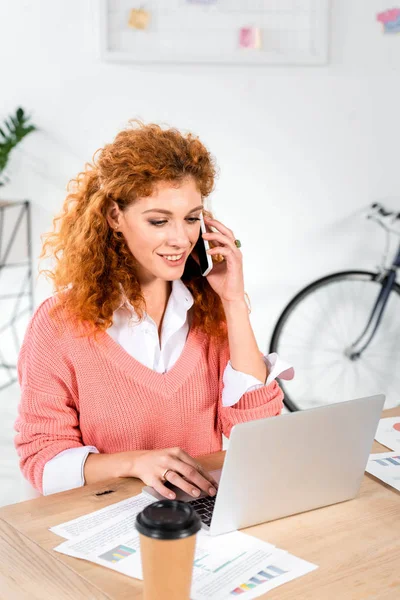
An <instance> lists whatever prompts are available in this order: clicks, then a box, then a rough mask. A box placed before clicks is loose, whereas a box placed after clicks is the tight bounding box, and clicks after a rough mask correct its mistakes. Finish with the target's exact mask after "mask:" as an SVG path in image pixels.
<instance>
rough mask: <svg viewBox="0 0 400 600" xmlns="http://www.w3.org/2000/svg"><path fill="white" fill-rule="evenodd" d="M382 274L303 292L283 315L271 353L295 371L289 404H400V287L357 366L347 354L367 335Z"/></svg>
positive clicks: (342, 276)
mask: <svg viewBox="0 0 400 600" xmlns="http://www.w3.org/2000/svg"><path fill="white" fill-rule="evenodd" d="M379 278H380V275H379V274H378V273H370V272H369V271H344V272H341V273H334V274H332V275H327V276H326V277H322V278H321V279H318V280H317V281H315V282H313V283H311V284H310V285H308V286H307V287H305V288H304V289H303V290H301V291H300V292H299V293H298V294H297V295H296V296H295V297H294V298H293V300H291V302H290V303H289V304H288V305H287V307H286V308H285V309H284V311H283V313H282V314H281V316H280V318H279V320H278V322H277V324H276V327H275V330H274V332H273V334H272V338H271V344H270V352H278V353H279V354H280V355H281V356H282V358H284V359H285V360H287V361H289V362H290V363H291V364H292V365H293V367H294V369H295V372H296V374H295V378H294V379H293V380H292V381H285V382H281V387H282V389H283V392H284V394H285V400H284V403H285V405H286V407H287V408H288V409H289V410H291V411H294V410H302V409H307V408H312V407H315V406H321V405H324V404H329V403H332V402H341V401H345V400H350V399H352V398H357V397H361V396H368V395H372V394H376V393H380V392H383V393H384V394H386V402H385V408H391V407H393V406H397V405H399V403H400V286H399V285H398V284H395V287H394V289H393V290H392V292H391V294H390V296H389V299H388V302H387V305H386V308H385V312H384V315H383V318H382V321H381V323H380V326H379V328H378V330H377V332H376V334H375V337H374V338H373V340H372V341H371V343H370V345H369V346H368V347H367V348H366V350H365V351H364V352H363V353H362V355H361V357H360V358H359V359H358V360H351V359H350V358H348V357H347V356H346V354H345V350H346V348H348V347H349V346H351V344H352V343H353V342H355V340H356V339H357V337H358V336H359V335H360V334H361V333H362V331H363V329H364V327H365V326H366V324H367V321H368V318H369V315H370V314H371V311H372V308H373V306H374V303H375V301H376V299H377V297H378V294H379V291H380V287H381V283H380V282H379Z"/></svg>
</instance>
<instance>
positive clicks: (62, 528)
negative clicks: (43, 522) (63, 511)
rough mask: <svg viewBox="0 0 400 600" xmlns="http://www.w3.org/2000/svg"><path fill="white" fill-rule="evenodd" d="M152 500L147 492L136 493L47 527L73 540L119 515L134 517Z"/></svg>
mask: <svg viewBox="0 0 400 600" xmlns="http://www.w3.org/2000/svg"><path fill="white" fill-rule="evenodd" d="M153 502H154V498H150V496H148V495H147V494H138V495H137V496H132V497H131V498H127V499H126V500H121V501H120V502H115V503H114V504H110V505H109V506H106V507H104V508H100V509H99V510H96V511H94V512H91V513H89V514H88V515H84V516H83V517H78V518H77V519H72V520H71V521H66V522H65V523H61V525H56V526H55V527H49V531H52V532H53V533H55V534H56V535H59V536H60V537H63V538H65V539H66V540H73V539H75V538H78V537H80V536H82V535H83V536H85V534H89V533H91V532H92V531H98V530H99V529H102V527H104V526H105V525H106V524H107V525H111V526H112V525H113V523H114V522H116V521H120V519H121V516H125V517H130V516H131V515H135V517H136V515H138V514H139V513H140V512H141V511H142V510H143V509H144V508H145V507H146V506H148V505H149V504H152V503H153Z"/></svg>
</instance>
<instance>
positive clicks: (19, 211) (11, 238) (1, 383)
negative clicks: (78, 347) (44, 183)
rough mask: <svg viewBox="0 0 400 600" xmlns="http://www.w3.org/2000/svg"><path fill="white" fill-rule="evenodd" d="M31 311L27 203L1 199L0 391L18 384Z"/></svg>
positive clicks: (29, 231)
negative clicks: (21, 355) (17, 366)
mask: <svg viewBox="0 0 400 600" xmlns="http://www.w3.org/2000/svg"><path fill="white" fill-rule="evenodd" d="M24 229H25V231H24ZM21 236H23V237H24V239H25V243H24V242H23V240H22V238H21ZM32 311H33V281H32V254H31V219H30V203H29V201H28V200H24V201H21V202H11V201H4V200H0V391H1V390H3V389H4V388H6V387H8V386H9V385H11V384H12V383H14V382H15V381H17V368H16V363H17V357H18V352H19V349H20V346H21V342H22V338H23V335H24V333H25V329H26V326H27V324H28V321H29V319H30V316H31V314H32Z"/></svg>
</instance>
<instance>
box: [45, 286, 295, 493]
mask: <svg viewBox="0 0 400 600" xmlns="http://www.w3.org/2000/svg"><path fill="white" fill-rule="evenodd" d="M192 306H193V296H192V294H191V293H190V291H189V289H188V288H187V287H186V286H185V284H184V283H183V282H182V281H181V280H180V279H178V280H175V281H173V282H172V290H171V294H170V296H169V299H168V303H167V308H166V310H165V314H164V318H163V322H162V327H161V339H159V335H158V329H157V325H156V323H155V322H154V321H153V319H152V318H151V317H150V316H149V315H147V314H146V313H145V315H144V318H143V320H142V321H140V322H139V321H138V318H137V316H136V313H135V311H134V309H133V307H132V306H131V305H130V304H129V303H124V304H123V305H121V306H120V308H118V309H117V310H116V311H115V312H114V314H113V325H112V326H111V327H110V328H109V329H107V333H108V334H109V335H110V336H111V337H112V338H113V340H114V341H115V342H117V343H118V344H119V345H120V346H122V348H123V349H124V350H125V351H126V352H128V354H130V355H131V356H133V358H135V359H136V360H137V361H139V362H140V363H142V364H143V365H145V366H146V367H148V368H149V369H152V370H154V371H156V372H157V373H165V372H166V371H169V370H170V369H171V368H172V367H173V366H174V364H175V362H176V361H177V360H178V358H179V357H180V355H181V353H182V351H183V348H184V346H185V343H186V338H187V335H188V333H189V327H190V313H189V310H190V308H191V307H192ZM264 361H265V363H266V365H267V367H268V370H269V375H268V378H267V380H266V382H265V383H263V382H261V381H260V380H259V379H256V377H253V376H252V375H247V374H245V373H242V372H241V371H236V370H235V369H234V368H233V367H232V365H231V362H230V361H229V362H228V364H227V366H226V368H225V371H224V375H223V383H224V387H223V390H222V405H223V406H233V405H234V404H236V402H238V401H239V400H240V398H241V397H242V396H243V394H244V393H245V392H249V391H252V390H256V389H258V388H260V387H262V386H263V385H268V384H269V383H271V382H272V381H273V380H274V379H275V378H276V377H278V376H279V377H281V378H282V379H292V378H293V376H294V370H293V368H292V367H291V366H290V365H289V364H287V363H285V362H284V361H282V360H281V359H280V358H279V357H278V355H277V354H276V353H272V354H269V355H267V356H264ZM91 452H93V453H97V454H98V453H99V451H98V450H97V448H96V447H95V446H81V447H79V448H69V449H68V450H64V451H63V452H60V453H59V454H57V455H56V456H55V457H54V458H52V459H51V460H49V461H48V462H47V463H46V464H45V467H44V471H43V494H44V495H45V496H46V495H48V494H55V493H57V492H62V491H65V490H69V489H72V488H76V487H81V486H83V485H85V479H84V464H85V461H86V458H87V456H88V454H90V453H91Z"/></svg>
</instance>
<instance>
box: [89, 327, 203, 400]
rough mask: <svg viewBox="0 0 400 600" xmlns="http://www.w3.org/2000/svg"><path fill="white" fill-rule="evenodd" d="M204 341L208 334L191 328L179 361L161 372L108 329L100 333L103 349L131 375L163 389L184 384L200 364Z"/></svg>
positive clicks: (172, 388)
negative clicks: (123, 345) (138, 358)
mask: <svg viewBox="0 0 400 600" xmlns="http://www.w3.org/2000/svg"><path fill="white" fill-rule="evenodd" d="M202 338H203V339H202ZM204 341H205V336H203V335H202V333H201V332H200V331H198V330H197V328H193V327H190V329H189V333H188V336H187V338H186V342H185V345H184V348H183V350H182V353H181V355H180V356H179V358H178V359H177V361H176V362H175V364H174V365H173V366H172V367H171V369H169V370H168V371H166V372H164V373H158V372H157V371H154V370H153V369H151V368H150V367H147V366H146V365H144V364H142V363H141V362H140V361H139V360H137V359H136V358H134V357H133V356H132V355H131V354H129V352H127V351H126V350H125V349H124V348H123V347H122V346H121V345H120V344H118V342H116V341H115V340H114V339H113V338H112V337H111V336H110V335H109V334H108V333H107V332H106V331H103V332H102V333H101V335H100V336H99V343H100V347H101V349H102V350H103V351H104V352H105V353H106V355H107V356H108V358H109V359H110V360H111V361H112V362H113V363H114V364H116V365H117V366H118V367H119V368H120V369H121V370H122V371H124V373H125V374H126V375H127V376H128V377H130V378H133V379H137V380H138V381H139V382H140V383H141V382H143V383H144V385H147V386H149V387H154V388H155V389H158V390H162V391H165V388H166V387H167V388H168V389H169V390H170V391H175V390H176V389H178V388H179V387H180V386H181V385H182V383H183V381H184V380H185V379H186V378H187V377H188V376H189V375H190V374H191V373H192V371H193V368H194V366H195V365H196V364H197V362H198V357H199V355H200V354H201V352H202V347H203V344H204Z"/></svg>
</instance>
